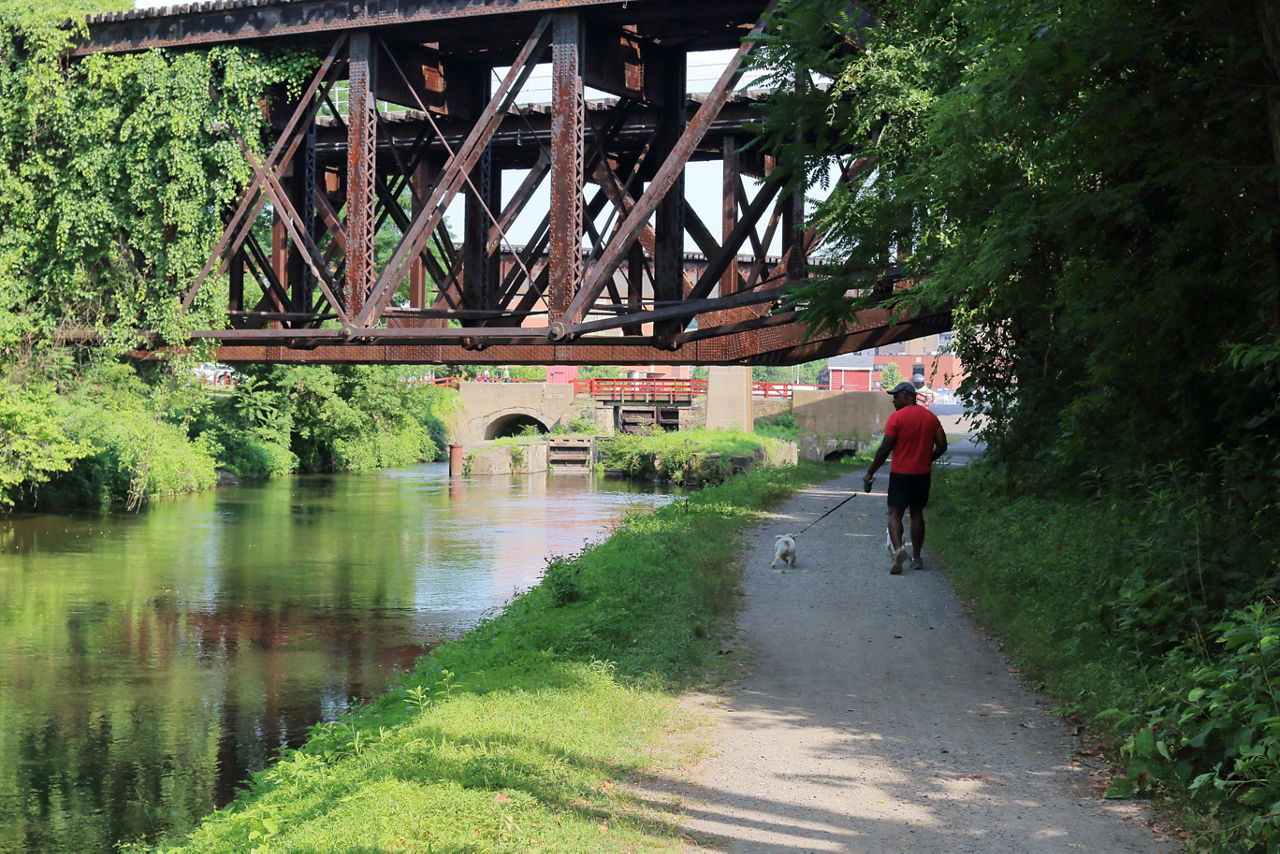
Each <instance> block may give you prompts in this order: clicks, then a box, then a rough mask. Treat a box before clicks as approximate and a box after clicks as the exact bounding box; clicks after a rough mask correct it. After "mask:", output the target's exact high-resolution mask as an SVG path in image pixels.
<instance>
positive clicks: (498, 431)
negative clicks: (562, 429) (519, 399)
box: [484, 415, 550, 439]
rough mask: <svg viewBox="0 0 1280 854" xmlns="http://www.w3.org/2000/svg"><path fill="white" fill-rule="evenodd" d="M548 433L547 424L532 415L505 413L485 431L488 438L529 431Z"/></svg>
mask: <svg viewBox="0 0 1280 854" xmlns="http://www.w3.org/2000/svg"><path fill="white" fill-rule="evenodd" d="M530 427H532V428H533V430H534V432H537V433H548V432H550V431H549V430H548V429H547V425H545V424H543V423H542V422H541V421H539V420H538V419H537V418H534V417H533V416H532V415H504V416H502V417H501V418H499V419H497V420H496V421H494V422H492V423H491V424H490V425H489V426H488V427H487V428H486V429H485V431H484V437H485V438H486V439H502V438H505V437H507V436H521V435H524V434H526V433H528V432H529V429H528V428H530Z"/></svg>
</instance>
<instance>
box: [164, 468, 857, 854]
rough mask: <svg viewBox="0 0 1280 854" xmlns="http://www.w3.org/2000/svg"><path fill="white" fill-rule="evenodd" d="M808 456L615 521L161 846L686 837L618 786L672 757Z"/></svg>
mask: <svg viewBox="0 0 1280 854" xmlns="http://www.w3.org/2000/svg"><path fill="white" fill-rule="evenodd" d="M834 473H835V472H834V471H833V469H832V468H831V467H825V466H819V465H815V464H809V465H804V466H799V467H792V468H786V469H757V470H755V471H753V472H751V473H749V474H747V475H744V476H741V477H737V478H734V479H732V480H730V481H728V482H726V483H725V484H723V485H721V486H717V487H714V488H709V489H705V490H702V491H700V492H697V493H695V494H693V495H692V496H690V497H689V498H688V499H687V500H684V501H680V502H678V503H675V504H672V505H669V506H667V507H665V508H663V509H661V510H659V511H657V512H655V513H650V514H643V515H634V516H630V517H628V518H627V519H625V520H624V521H623V522H622V523H620V524H619V525H618V527H617V529H616V530H615V531H614V532H613V535H612V536H611V537H610V538H609V539H608V540H607V541H605V542H604V543H601V544H599V545H596V546H591V547H588V548H585V549H583V550H582V551H581V552H579V553H577V554H574V555H568V556H562V557H557V558H553V559H552V560H550V561H549V562H548V569H547V573H546V578H545V580H544V583H543V584H541V585H540V586H538V587H536V588H534V589H533V590H530V591H528V592H526V593H523V594H521V595H519V596H517V597H516V598H515V599H514V600H512V601H511V602H510V603H509V604H508V605H507V607H506V608H504V609H503V610H502V611H501V612H500V613H497V614H494V615H493V616H492V617H490V618H489V619H487V620H485V621H484V622H482V623H481V624H480V625H479V626H477V627H476V628H475V629H474V630H472V631H471V632H469V633H468V634H467V635H465V636H464V637H463V638H461V639H460V640H458V641H457V642H454V643H450V644H447V645H445V646H443V647H441V648H439V649H437V650H436V651H434V652H433V653H432V654H431V655H429V656H427V657H426V658H424V659H422V660H421V661H420V663H419V665H418V667H417V669H415V670H414V671H413V672H412V673H411V674H409V675H408V676H407V677H405V678H404V680H403V681H402V682H400V683H399V684H397V685H395V686H393V687H392V688H391V689H390V690H389V692H388V693H387V694H386V695H384V696H383V697H382V698H380V699H379V700H377V701H376V702H374V703H372V704H371V705H370V706H368V707H367V708H365V709H363V710H362V711H360V712H359V713H357V714H355V715H354V716H352V717H351V718H349V719H346V720H343V721H340V722H332V723H326V724H322V725H320V726H317V727H316V728H315V730H314V732H313V736H312V738H311V740H310V742H309V743H308V744H307V745H306V746H305V747H303V748H302V749H301V750H298V751H290V752H289V753H288V754H287V755H286V756H284V757H282V758H281V759H280V760H279V761H278V762H277V763H276V764H275V765H273V766H272V767H270V768H269V769H267V770H266V771H264V772H262V773H260V774H258V775H256V776H255V777H254V779H253V781H252V782H251V784H250V785H249V788H248V790H247V791H246V792H245V793H244V794H243V795H242V796H241V798H240V799H238V800H237V801H236V802H235V803H234V804H232V805H231V806H230V807H229V808H227V809H225V810H223V811H222V812H220V813H218V814H217V815H215V816H213V817H211V818H210V819H209V820H208V821H206V822H205V823H204V824H203V825H202V826H201V827H200V828H199V829H198V830H196V831H195V832H194V833H193V834H192V835H191V836H190V837H188V838H186V839H182V840H177V841H174V842H173V843H171V844H170V845H168V846H166V848H165V850H173V851H240V850H252V849H253V848H254V847H255V846H259V847H261V849H262V850H270V851H279V852H289V851H298V852H303V851H307V852H315V851H383V850H395V851H400V850H406V851H537V850H541V851H593V852H594V851H636V850H672V851H675V850H679V849H680V847H681V844H682V843H681V839H680V837H679V835H678V833H677V831H676V830H675V829H674V828H672V827H670V826H668V825H667V824H665V823H663V821H662V820H661V818H660V816H658V815H657V814H655V813H653V812H652V811H651V810H650V809H649V808H648V807H647V806H646V805H645V804H644V803H643V802H641V801H639V800H637V799H636V798H635V797H633V796H631V795H629V794H626V793H625V790H624V787H623V786H621V785H620V784H621V783H622V782H624V781H625V780H626V779H628V778H629V777H630V776H631V775H633V774H636V773H640V772H643V771H646V770H651V769H654V768H655V767H659V766H661V765H662V764H663V763H666V762H671V761H675V760H676V759H677V758H683V759H685V760H687V759H688V758H689V757H688V756H684V757H676V756H675V755H674V754H666V753H663V752H662V751H661V750H659V749H657V745H659V744H660V743H661V740H662V737H663V736H664V735H665V734H666V733H667V732H669V731H673V730H677V729H687V728H690V727H693V726H695V725H696V723H697V721H696V720H695V719H693V718H690V717H689V716H688V715H687V714H686V713H685V712H682V711H681V710H680V707H679V706H678V704H677V702H676V698H675V691H676V690H677V689H678V688H680V687H681V686H684V685H687V684H689V683H690V682H691V681H694V680H696V679H698V678H700V676H699V675H700V674H701V673H703V672H704V668H706V667H707V666H708V665H710V664H711V663H712V662H717V663H723V662H725V661H728V660H732V658H733V655H727V656H721V655H717V654H716V652H717V651H718V650H719V649H720V645H719V643H718V641H719V640H720V638H721V637H722V635H723V633H724V632H725V631H727V629H728V628H729V626H730V617H731V615H732V613H733V611H734V608H735V603H736V599H735V596H736V594H735V591H736V589H737V584H738V581H739V573H740V568H739V564H738V562H737V561H736V560H735V558H736V556H737V546H736V545H735V543H736V536H737V534H738V533H739V532H740V531H741V530H742V529H743V528H744V527H746V526H748V525H750V524H752V523H754V522H756V521H757V520H759V519H760V518H761V515H760V514H761V511H762V510H763V509H765V508H767V507H770V506H772V505H774V504H776V503H777V502H779V501H780V500H782V499H783V498H785V497H786V496H787V495H789V494H790V493H791V492H792V491H793V490H794V489H795V488H797V487H799V486H803V485H806V484H809V483H812V482H815V481H817V480H820V479H823V478H826V477H830V476H831V475H832V474H834Z"/></svg>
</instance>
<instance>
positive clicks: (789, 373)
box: [751, 359, 828, 385]
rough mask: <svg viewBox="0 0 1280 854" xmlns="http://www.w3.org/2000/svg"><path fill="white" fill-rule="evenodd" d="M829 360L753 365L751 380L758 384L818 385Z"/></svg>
mask: <svg viewBox="0 0 1280 854" xmlns="http://www.w3.org/2000/svg"><path fill="white" fill-rule="evenodd" d="M827 361H828V360H827V359H818V360H817V361H814V362H805V363H803V364H800V365H753V366H752V367H751V380H752V381H753V382H758V383H802V384H804V385H816V384H817V382H818V375H819V374H820V373H822V370H823V369H824V368H826V367H827Z"/></svg>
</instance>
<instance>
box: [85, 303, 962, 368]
mask: <svg viewBox="0 0 1280 854" xmlns="http://www.w3.org/2000/svg"><path fill="white" fill-rule="evenodd" d="M950 328H951V317H950V313H949V312H935V313H931V314H927V315H921V316H919V317H902V316H894V315H892V314H891V313H890V312H888V311H884V310H881V309H872V310H867V311H863V312H859V313H858V318H857V320H856V321H854V322H852V323H850V324H848V325H847V326H846V327H845V328H844V329H842V330H840V332H839V333H834V334H833V333H826V334H822V335H816V336H813V335H810V334H809V331H808V329H807V328H806V327H805V326H804V325H803V324H801V323H798V322H790V323H786V324H784V325H781V326H777V327H771V328H764V329H744V330H739V331H737V332H733V333H730V334H729V335H726V336H723V337H720V338H717V339H712V340H695V341H690V342H689V343H687V344H686V345H685V346H683V347H681V348H680V349H679V350H668V349H663V348H660V347H655V346H653V345H652V344H648V343H646V342H645V341H644V340H643V339H641V340H636V339H627V338H623V337H612V338H585V339H581V340H579V341H576V342H575V343H574V344H573V345H572V346H565V345H563V344H557V343H555V342H552V341H547V340H540V341H519V342H512V341H508V342H505V343H504V342H502V341H501V339H497V340H494V341H492V342H491V343H490V344H489V345H488V346H486V347H485V348H484V349H475V347H474V345H467V344H463V343H459V342H453V343H447V342H445V343H436V342H429V341H425V340H423V339H418V340H415V339H413V338H412V337H411V336H408V335H401V336H400V337H399V338H398V340H393V339H391V338H386V339H383V340H375V341H372V342H370V343H366V344H353V343H350V342H348V343H337V342H334V343H328V342H327V341H322V342H320V343H319V344H318V345H317V346H316V347H314V348H313V349H310V350H297V349H290V348H289V347H288V346H287V345H286V344H284V343H281V342H280V341H275V342H272V341H270V340H268V339H266V337H265V336H263V340H260V341H258V342H256V343H252V344H250V343H237V344H224V345H223V346H220V347H219V348H218V360H219V361H222V362H226V363H228V364H239V363H251V362H280V363H290V364H349V363H356V364H359V363H366V362H370V361H376V362H379V363H384V364H486V365H503V364H510V365H522V364H523V365H551V364H566V365H590V364H618V365H651V364H652V365H687V364H706V365H733V364H799V363H802V362H807V361H812V360H813V359H816V358H822V357H824V356H831V355H836V354H838V353H843V352H850V351H853V350H862V349H867V348H869V347H875V346H883V345H886V344H890V343H894V342H897V341H906V340H910V339H912V338H918V337H920V336H921V335H925V334H930V333H936V332H944V331H946V330H948V329H950ZM265 331H267V330H263V332H265ZM317 331H318V330H317ZM387 331H389V330H383V332H387ZM407 331H408V330H405V332H407ZM454 331H459V330H454ZM70 334H71V335H73V336H74V335H75V333H70ZM743 354H746V355H745V356H744V355H743Z"/></svg>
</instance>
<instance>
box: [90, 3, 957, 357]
mask: <svg viewBox="0 0 1280 854" xmlns="http://www.w3.org/2000/svg"><path fill="white" fill-rule="evenodd" d="M766 6H767V4H766V3H765V2H763V1H762V0H733V2H728V0H700V2H698V3H689V2H687V0H680V2H676V0H629V2H621V0H594V1H593V0H554V2H553V0H520V2H510V0H376V2H374V1H373V0H371V2H364V3H361V2H337V0H293V2H288V3H284V2H275V3H273V2H261V0H243V2H234V1H233V2H226V3H220V4H216V8H215V9H212V10H210V11H207V12H204V11H194V12H190V11H189V12H187V13H186V14H182V15H178V14H170V13H168V12H166V11H164V10H161V11H160V12H147V13H142V12H135V13H127V14H118V15H111V16H101V17H96V18H92V19H90V26H89V37H88V40H87V41H86V42H85V44H84V45H83V47H82V48H81V50H80V52H81V53H90V52H94V51H128V50H137V49H142V48H146V47H155V46H163V47H167V48H172V49H181V48H190V47H201V46H207V45H210V44H215V43H219V42H230V41H260V40H264V39H269V40H272V41H273V42H275V43H284V44H288V45H291V46H295V47H305V48H313V49H316V50H318V51H319V52H321V53H323V54H324V56H325V59H324V62H323V64H322V65H321V67H320V69H319V71H317V73H316V75H315V77H314V78H313V79H312V80H311V82H310V85H309V86H308V87H307V88H306V89H305V91H304V92H303V93H302V96H301V98H299V99H298V100H297V101H296V102H294V103H290V104H276V105H273V109H274V114H273V125H274V127H275V128H276V133H277V138H276V140H275V143H274V145H273V147H272V149H271V151H270V152H269V153H268V154H266V155H265V156H262V155H257V154H255V153H254V152H252V151H251V150H250V149H249V148H248V147H247V146H245V145H244V143H243V142H242V143H241V145H242V147H243V149H244V153H245V157H246V158H247V159H248V160H249V162H250V164H251V165H252V166H253V167H254V170H255V173H256V175H257V177H256V178H255V179H254V180H253V181H252V182H251V183H250V185H249V186H248V187H246V188H245V190H244V193H243V196H242V198H241V199H240V201H239V204H238V205H237V206H236V207H235V208H233V209H229V210H227V211H226V212H225V223H226V227H225V230H224V233H223V235H222V238H221V239H220V240H219V242H218V244H217V245H216V246H215V247H214V250H213V252H212V253H211V257H210V260H209V263H208V264H207V265H206V267H205V269H204V270H203V271H202V272H201V274H200V275H199V276H198V277H196V278H195V280H193V281H191V282H185V283H175V288H176V289H177V290H178V291H179V292H180V295H181V298H182V300H183V305H184V306H186V307H189V306H191V305H192V304H193V303H194V302H195V301H196V300H197V299H204V298H207V297H208V294H206V293H205V292H204V291H205V289H209V288H216V289H223V290H224V291H225V295H226V300H227V304H228V306H229V311H228V317H227V321H228V322H227V328H225V329H210V330H203V331H199V332H196V333H195V334H194V335H193V340H212V341H214V342H216V343H217V344H218V345H219V357H220V358H221V359H222V360H224V361H228V362H243V361H267V362H329V363H334V362H405V363H408V362H414V363H417V362H421V363H427V362H436V363H451V362H468V363H493V364H507V363H510V364H550V363H559V364H590V363H606V364H654V363H674V364H689V363H706V364H733V363H742V364H750V363H777V364H785V363H792V362H799V361H806V360H808V359H812V358H818V357H821V356H825V355H832V354H835V353H839V352H845V351H848V350H853V349H861V348H863V347H867V346H873V345H874V344H879V343H888V342H891V341H896V340H902V339H904V338H909V337H917V336H918V335H922V334H926V333H928V332H933V331H942V330H945V329H946V328H948V327H949V325H950V319H949V317H948V316H947V314H946V313H945V312H936V313H931V314H927V315H923V316H918V317H917V316H911V315H910V313H904V314H901V315H895V316H890V315H889V314H888V313H886V312H882V311H867V312H862V313H860V314H859V315H858V317H857V319H856V321H854V322H852V323H850V324H849V325H848V326H847V327H846V328H844V329H841V330H836V331H834V332H830V333H826V334H824V335H820V336H814V337H810V336H808V335H806V332H805V330H804V328H803V327H802V326H801V324H800V323H799V316H798V314H797V313H796V312H795V311H794V310H793V307H792V306H790V305H789V304H788V303H787V294H788V290H789V287H790V286H792V285H793V284H795V283H797V282H800V281H803V280H804V279H805V278H807V276H808V275H809V271H810V258H811V256H812V254H813V252H814V250H815V248H816V247H817V246H818V245H819V243H820V241H821V239H822V235H821V234H820V233H818V232H816V231H815V230H813V229H808V230H806V229H805V227H804V216H803V215H804V202H803V198H802V195H801V192H800V191H793V190H788V189H785V188H784V187H782V186H781V184H780V182H779V181H777V180H774V179H773V177H772V175H773V170H772V166H773V163H772V158H771V157H770V156H769V154H768V153H767V152H762V151H760V150H759V149H758V148H756V147H753V146H748V143H749V142H750V140H751V139H752V133H753V131H752V118H753V111H754V109H755V107H756V106H757V105H758V104H759V103H760V102H761V101H763V100H765V99H767V97H768V93H753V92H746V93H737V94H735V90H736V87H737V84H738V81H739V79H740V77H741V73H742V63H743V61H744V59H745V57H746V55H747V54H748V52H749V51H750V49H751V46H752V42H751V40H750V36H751V34H752V33H753V32H757V31H758V29H759V27H760V26H761V24H760V18H761V16H762V14H763V13H764V12H765V10H766ZM744 39H745V41H744ZM722 48H736V54H735V56H734V58H733V60H732V61H731V62H730V63H729V65H728V68H727V69H726V70H725V72H724V74H723V75H722V76H721V78H720V79H719V81H718V82H717V84H716V85H715V86H714V87H713V88H712V90H711V91H710V92H709V93H707V94H705V95H698V96H696V97H694V96H691V95H690V94H689V93H688V92H687V91H686V89H687V82H686V80H687V74H686V72H687V67H688V62H689V56H690V53H691V52H696V51H704V50H711V49H722ZM548 65H549V67H550V79H551V96H550V104H549V105H548V106H530V105H528V104H525V103H518V101H517V99H518V96H519V95H520V93H521V90H522V88H523V87H524V86H525V84H526V83H527V81H528V79H529V77H530V75H531V74H532V72H533V71H534V69H535V67H537V66H543V67H546V66H548ZM587 87H591V88H594V89H597V90H600V91H602V92H604V93H607V97H603V98H598V99H597V98H592V99H591V100H588V99H587V97H586V95H585V92H586V89H587ZM339 92H343V93H344V94H345V96H346V103H345V105H343V104H340V103H339V101H338V98H337V94H338V93H339ZM228 133H232V134H235V133H236V131H235V129H234V128H232V129H229V130H228ZM236 138H237V139H239V137H238V136H237V137H236ZM695 160H703V161H707V160H710V161H715V162H718V163H719V164H720V166H721V169H720V172H721V175H722V182H721V205H720V212H721V215H720V217H719V221H715V222H704V221H703V220H702V219H701V218H700V217H699V215H698V214H697V213H696V212H695V210H694V209H693V207H692V206H690V205H689V204H688V201H687V199H686V194H685V169H686V167H687V166H688V164H689V163H690V162H692V161H695ZM843 165H844V171H843V176H842V178H843V180H846V181H857V180H860V178H861V176H863V175H864V174H865V172H866V170H867V169H869V168H870V164H869V162H867V161H862V160H856V159H852V158H851V159H850V160H849V161H848V162H847V163H845V164H843ZM504 181H510V185H508V186H506V187H504ZM539 192H541V193H542V194H543V196H545V197H549V203H548V202H545V201H544V202H541V203H537V204H535V203H534V200H535V198H536V197H537V196H538V194H539ZM458 199H461V200H462V202H463V204H462V209H463V214H462V222H461V223H448V224H446V222H445V219H444V216H445V211H446V209H447V208H449V207H450V205H451V204H452V203H453V202H454V201H455V200H458ZM455 210H456V208H455ZM263 220H266V221H269V222H270V223H271V226H270V228H269V229H267V228H265V227H264V226H262V225H259V223H261V222H262V221H263ZM517 225H519V227H520V229H521V233H523V234H531V235H532V237H531V238H530V239H527V240H525V241H522V243H521V244H520V245H516V244H515V243H514V242H513V241H512V239H511V237H510V234H511V232H512V230H513V229H514V228H516V226H517ZM451 226H452V227H458V232H460V233H459V234H455V232H454V229H453V228H451ZM775 237H777V238H778V242H779V243H780V245H781V255H780V256H777V257H774V256H770V255H769V254H768V253H769V250H770V247H771V246H773V245H775ZM378 238H382V242H384V243H394V249H393V250H391V251H390V252H389V253H387V252H386V251H382V252H378V251H375V240H377V239H378ZM387 238H390V240H387ZM686 240H688V241H689V242H691V243H692V245H694V246H696V247H697V249H698V250H699V254H700V256H701V258H700V259H699V260H698V262H697V263H694V264H690V263H688V262H687V258H686V255H685V243H686ZM156 343H157V344H158V343H159V342H156Z"/></svg>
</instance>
